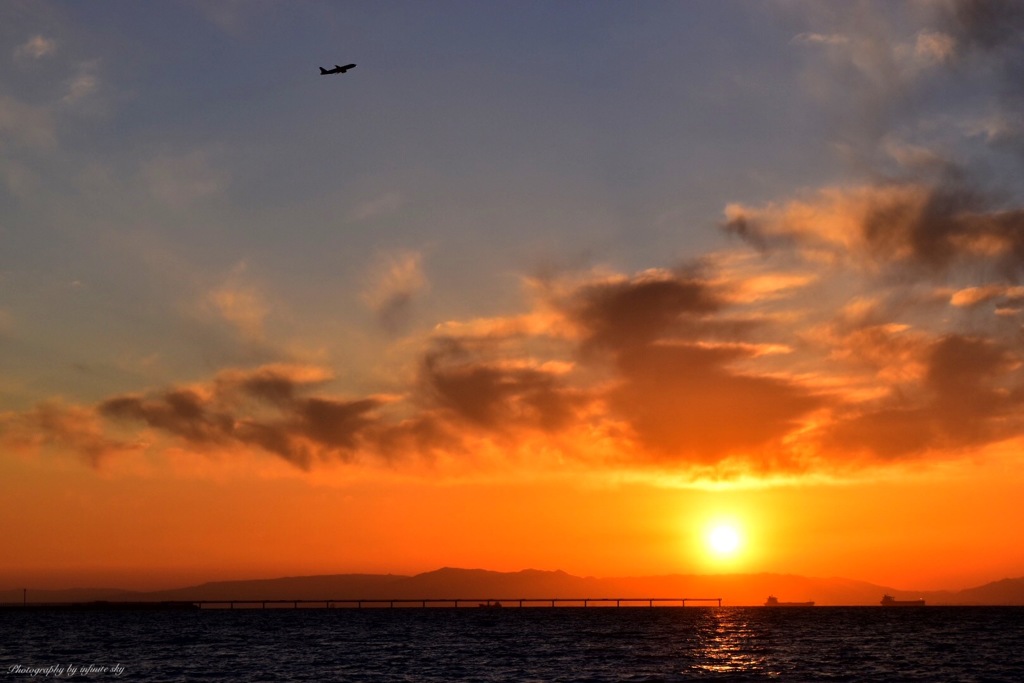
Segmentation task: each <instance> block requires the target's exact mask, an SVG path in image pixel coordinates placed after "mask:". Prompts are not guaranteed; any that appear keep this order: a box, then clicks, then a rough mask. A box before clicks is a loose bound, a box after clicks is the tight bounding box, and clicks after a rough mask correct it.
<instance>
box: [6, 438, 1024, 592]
mask: <svg viewBox="0 0 1024 683" xmlns="http://www.w3.org/2000/svg"><path fill="white" fill-rule="evenodd" d="M1017 449H1019V444H1015V445H1013V446H1012V447H1008V448H1006V449H1003V450H1002V452H999V453H993V454H992V455H990V456H988V457H987V458H986V460H985V462H984V463H983V464H981V465H980V466H979V465H978V464H973V465H971V466H964V465H963V464H956V465H954V466H951V467H949V468H945V469H933V470H931V471H924V472H916V473H902V472H901V473H893V472H878V473H874V474H871V475H868V476H865V477H863V478H862V479H860V480H859V481H851V482H842V483H799V484H790V485H776V486H759V487H756V488H749V487H746V486H725V487H724V488H716V489H714V490H704V489H692V488H686V489H680V488H674V487H671V486H665V485H659V484H657V483H655V482H650V481H637V482H633V483H625V482H618V483H616V482H611V481H602V480H601V479H600V478H596V477H592V476H587V475H585V474H583V473H580V474H579V476H573V475H569V474H566V475H564V476H555V477H548V478H547V479H544V480H537V479H532V478H531V477H524V476H521V475H516V474H514V473H509V480H508V481H505V482H503V481H501V479H502V477H493V476H486V477H473V476H470V477H468V478H465V479H463V480H462V481H459V480H452V481H448V482H438V481H432V480H431V478H430V477H429V476H422V477H395V476H388V475H386V474H381V473H364V475H365V476H361V477H359V480H358V481H354V482H353V481H348V480H349V479H350V473H346V472H345V471H344V470H342V469H339V468H333V469H331V470H330V471H325V472H321V473H319V474H317V475H315V476H313V477H306V476H295V475H294V474H292V473H290V472H288V471H287V470H286V469H284V468H283V467H280V466H274V465H272V463H270V462H267V463H265V465H267V466H266V467H265V468H261V471H259V472H253V471H251V470H250V469H249V468H245V469H244V470H243V468H239V467H238V466H237V465H226V466H224V467H221V468H210V467H208V466H206V465H201V469H203V470H204V471H203V472H202V474H200V473H199V471H195V472H187V471H184V470H180V471H178V472H169V471H166V470H164V471H160V469H159V468H154V469H153V470H152V471H150V472H142V471H131V470H129V469H127V468H124V469H122V468H117V467H114V468H112V470H111V471H109V472H101V473H99V474H96V473H90V474H88V475H87V476H85V474H84V473H83V472H82V471H81V470H80V469H79V468H77V467H75V466H72V465H71V464H69V463H67V462H61V461H49V462H46V461H31V460H27V459H22V460H15V461H7V462H6V463H4V465H3V475H4V480H5V481H6V482H9V483H10V487H11V488H10V490H11V491H12V495H9V496H5V497H4V498H3V500H2V501H0V516H2V517H3V518H4V519H7V520H16V521H15V523H14V524H11V525H10V526H9V527H8V528H7V531H6V535H7V543H8V545H9V548H11V549H12V552H11V553H10V554H7V555H6V560H5V563H4V567H3V569H2V571H0V582H2V583H3V584H6V585H11V586H22V585H28V586H32V587H35V588H49V587H68V586H85V585H89V586H92V585H101V586H108V585H116V586H121V587H129V588H160V587H174V586H180V585H189V584H192V583H197V582H202V581H206V580H215V579H231V578H259V577H273V576H285V575H288V576H294V575H304V574H329V573H341V572H380V573H388V572H392V573H406V574H411V573H417V572H421V571H428V570H431V569H435V568H437V567H440V566H460V567H483V568H489V569H494V570H500V571H516V570H518V569H522V568H527V567H532V568H541V569H563V570H565V571H568V572H570V573H573V574H577V575H590V576H636V575H657V574H667V573H718V572H762V571H768V572H781V573H794V574H804V575H808V576H843V577H850V578H858V579H863V580H868V581H873V582H877V583H881V584H883V585H889V586H893V587H897V588H908V589H909V588H919V589H930V588H949V587H960V586H970V585H978V584H980V583H984V582H986V581H988V580H992V579H995V578H1000V577H1003V576H1010V575H1014V574H1015V572H1017V571H1018V568H1019V567H1020V566H1021V563H1022V562H1024V550H1022V549H1021V547H1020V544H1018V543H1016V542H1015V538H1014V536H1013V534H1012V533H1011V532H1012V529H1014V528H1016V525H1017V524H1018V523H1019V521H1020V512H1019V491H1020V490H1021V485H1022V484H1024V477H1022V475H1021V474H1020V468H1019V467H1018V466H1016V462H1017V461H1016V458H1015V457H1014V456H1013V453H1014V452H1015V451H1016V450H1017ZM719 521H730V522H733V523H734V524H735V525H736V527H737V528H738V530H739V531H740V533H741V535H742V537H743V542H742V545H741V548H740V550H739V552H738V553H737V554H736V555H735V556H734V557H731V558H725V559H723V558H718V557H715V556H714V555H713V554H712V553H710V552H709V550H708V548H707V543H706V540H705V539H706V533H707V530H708V528H709V526H710V525H711V524H713V523H716V522H719Z"/></svg>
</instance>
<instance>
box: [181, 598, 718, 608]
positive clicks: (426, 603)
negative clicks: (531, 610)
mask: <svg viewBox="0 0 1024 683" xmlns="http://www.w3.org/2000/svg"><path fill="white" fill-rule="evenodd" d="M688 602H700V603H715V604H716V605H717V606H718V607H721V606H722V598H500V599H495V598H428V599H407V598H397V599H393V600H392V599H370V600H196V601H193V604H195V605H197V606H199V607H201V608H214V607H228V608H230V609H234V608H235V606H236V605H241V606H245V607H250V608H252V607H255V606H256V605H259V606H260V607H261V608H262V609H266V608H267V605H271V606H277V607H287V606H288V605H291V606H292V607H294V608H298V607H322V608H326V609H331V608H349V609H353V608H354V609H362V608H364V607H367V608H379V607H388V608H395V607H421V608H427V607H458V608H463V607H513V606H514V607H589V606H591V605H604V606H606V607H610V606H611V604H612V603H614V604H615V606H616V607H622V606H623V605H625V606H627V607H631V606H632V607H640V606H647V607H654V606H655V605H658V606H661V607H674V606H678V607H686V603H688Z"/></svg>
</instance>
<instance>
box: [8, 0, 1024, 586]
mask: <svg viewBox="0 0 1024 683" xmlns="http://www.w3.org/2000/svg"><path fill="white" fill-rule="evenodd" d="M350 62H354V63H356V64H357V67H356V68H354V69H352V70H351V71H349V72H348V73H347V74H344V75H332V76H320V75H319V73H318V68H317V67H319V66H324V67H328V68H329V67H331V66H332V65H334V64H348V63H350ZM1022 112H1024V4H1020V3H1015V2H1009V1H1008V2H999V1H996V0H991V1H988V2H985V1H970V2H968V1H964V2H954V1H953V0H948V1H947V0H908V1H907V2H900V3H893V2H888V1H881V0H880V1H878V2H854V1H846V0H834V1H819V0H807V1H805V2H802V1H800V0H764V1H759V2H751V1H748V0H737V1H730V0H725V1H722V0H695V1H693V2H610V1H604V0H594V1H588V2H534V1H531V0H504V1H502V0H499V1H495V2H475V1H474V2H470V1H465V2H462V1H446V0H445V1H437V2H433V1H432V2H412V1H409V2H301V3H298V2H270V1H262V0H251V1H247V2H242V1H236V0H222V1H220V2H207V1H205V0H202V1H200V0H195V1H194V2H192V1H189V2H186V1H179V2H159V3H152V2H136V1H134V0H133V1H108V2H98V3H84V2H50V1H39V2H36V1H32V2H29V1H27V0H26V1H20V0H2V1H0V493H2V495H0V538H2V543H3V548H4V550H3V552H2V553H0V589H9V588H15V587H17V588H20V587H22V586H28V587H35V588H60V587H76V586H115V587H125V588H163V587H175V586H181V585H188V584H191V583H198V582H202V581H207V580H216V579H229V578H258V577H273V576H284V575H303V574H331V573H348V572H379V573H388V572H391V573H400V574H411V573H416V572H422V571H428V570H432V569H436V568H438V567H442V566H458V567H481V568H487V569H494V570H501V571H515V570H520V569H525V568H536V569H547V570H553V569H562V570H565V571H567V572H570V573H572V574H577V575H581V576H586V575H592V576H629V575H655V574H672V573H719V572H783V573H793V574H804V575H810V576H843V577H848V578H853V579H862V580H867V581H873V582H876V583H881V584H885V585H889V586H894V587H901V588H922V589H929V588H961V587H966V586H973V585H978V584H981V583H985V582H987V581H992V580H997V579H1001V578H1004V577H1011V576H1012V577H1017V576H1024V544H1022V543H1021V542H1020V541H1021V537H1022V533H1024V512H1022V510H1024V508H1022V504H1021V498H1022V495H1024V365H1022V361H1024V345H1022V341H1024V327H1022V323H1024V280H1022V275H1024V114H1022ZM723 525H724V526H727V527H729V528H731V529H732V530H733V533H734V534H735V546H736V547H735V548H734V549H732V548H730V547H724V548H720V549H719V550H716V549H715V548H714V547H713V546H712V545H710V544H709V540H708V537H709V534H711V532H712V530H713V529H714V528H716V527H720V526H723ZM725 545H726V546H729V545H730V544H728V543H726V544H725Z"/></svg>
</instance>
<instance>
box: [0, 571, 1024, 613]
mask: <svg viewBox="0 0 1024 683" xmlns="http://www.w3.org/2000/svg"><path fill="white" fill-rule="evenodd" d="M886 593H888V594H889V595H892V596H894V597H896V598H897V599H911V598H924V599H925V600H927V602H928V604H929V605H1024V577H1022V578H1017V579H1003V580H1002V581H996V582H993V583H989V584H985V585H983V586H978V587H976V588H969V589H966V590H961V591H907V590H898V589H895V588H891V587H888V586H879V585H876V584H871V583H867V582H864V581H854V580H851V579H843V578H815V577H806V576H796V575H790V574H766V573H765V574H721V575H695V574H674V575H667V576H646V577H624V578H593V577H579V576H573V575H571V574H566V573H565V572H562V571H539V570H535V569H526V570H523V571H519V572H494V571H488V570H484V569H457V568H451V567H445V568H442V569H438V570H436V571H432V572H426V573H423V574H417V575H415V576H404V575H392V574H386V575H385V574H332V575H324V576H296V577H283V578H277V579H260V580H249V581H217V582H211V583H204V584H201V585H198V586H189V587H185V588H176V589H173V590H163V591H149V592H134V591H123V590H116V589H100V588H93V589H71V590H61V591H33V590H30V591H29V601H31V602H74V601H89V600H145V601H149V600H235V601H244V600H251V601H260V600H374V599H376V600H392V599H394V600H415V599H428V600H429V599H455V598H459V599H466V600H487V599H490V600H495V599H496V600H518V599H541V598H563V599H571V598H718V597H720V598H722V604H723V605H761V604H763V603H764V600H765V598H766V597H767V596H768V595H775V596H777V597H778V598H779V599H780V600H782V601H798V602H803V601H807V600H813V601H814V602H815V603H816V604H817V605H821V606H827V605H877V604H878V603H879V601H880V600H881V598H882V595H883V594H886ZM21 600H22V594H21V590H20V589H18V590H9V591H0V602H14V603H20V602H21Z"/></svg>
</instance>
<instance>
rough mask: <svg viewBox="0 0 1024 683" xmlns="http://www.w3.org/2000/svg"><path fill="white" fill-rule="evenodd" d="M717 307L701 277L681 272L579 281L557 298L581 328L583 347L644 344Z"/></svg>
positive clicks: (711, 290)
mask: <svg viewBox="0 0 1024 683" xmlns="http://www.w3.org/2000/svg"><path fill="white" fill-rule="evenodd" d="M722 305H723V302H722V300H721V299H720V297H719V296H718V295H717V294H716V293H715V292H714V291H713V289H712V288H711V287H710V286H709V285H708V283H707V282H706V281H703V280H701V279H699V278H698V277H696V276H691V275H687V274H672V275H670V274H665V273H656V274H645V275H641V276H638V277H635V278H632V279H630V280H622V281H615V282H607V283H598V284H591V285H584V286H583V287H581V288H580V289H579V290H578V291H575V292H573V295H572V297H571V298H569V299H568V300H566V301H564V302H563V306H564V308H565V310H566V312H567V314H568V315H569V316H570V317H571V318H572V319H573V320H574V321H575V322H576V323H577V324H579V325H580V326H581V327H582V328H583V329H584V330H585V334H586V338H585V340H584V342H583V346H584V347H585V348H605V349H622V348H628V347H633V346H642V345H646V344H650V343H651V342H653V341H655V340H656V339H658V338H660V337H661V336H663V335H665V334H670V333H672V332H674V331H679V330H680V329H682V328H683V326H684V325H685V323H686V322H690V323H692V321H693V320H694V318H696V317H700V316H704V315H707V314H711V313H714V312H715V311H717V310H719V309H720V308H721V307H722Z"/></svg>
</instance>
